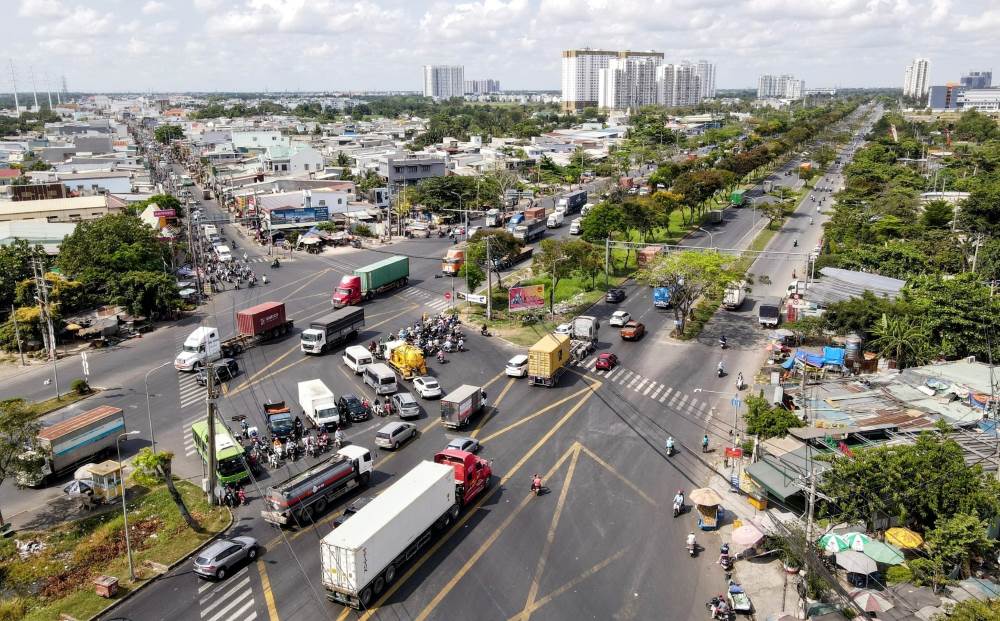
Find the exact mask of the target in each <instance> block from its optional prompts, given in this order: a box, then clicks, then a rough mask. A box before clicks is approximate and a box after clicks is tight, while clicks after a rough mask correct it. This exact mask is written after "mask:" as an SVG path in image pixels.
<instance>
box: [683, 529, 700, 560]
mask: <svg viewBox="0 0 1000 621" xmlns="http://www.w3.org/2000/svg"><path fill="white" fill-rule="evenodd" d="M686 545H687V550H688V554H690V555H691V556H694V553H695V550H696V548H697V546H698V544H697V542H696V541H695V540H694V531H691V532H690V533H688V536H687V544H686Z"/></svg>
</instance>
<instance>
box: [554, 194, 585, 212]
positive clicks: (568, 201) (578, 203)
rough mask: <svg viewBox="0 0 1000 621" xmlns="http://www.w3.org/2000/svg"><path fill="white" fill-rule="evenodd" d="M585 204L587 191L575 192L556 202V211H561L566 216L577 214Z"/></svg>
mask: <svg viewBox="0 0 1000 621" xmlns="http://www.w3.org/2000/svg"><path fill="white" fill-rule="evenodd" d="M586 204H587V191H586V190H577V191H576V192H570V193H569V194H564V195H563V196H562V197H561V198H560V199H559V200H558V201H557V202H556V211H561V212H563V213H564V214H566V215H570V214H574V213H578V212H579V211H580V209H582V208H583V206H584V205H586Z"/></svg>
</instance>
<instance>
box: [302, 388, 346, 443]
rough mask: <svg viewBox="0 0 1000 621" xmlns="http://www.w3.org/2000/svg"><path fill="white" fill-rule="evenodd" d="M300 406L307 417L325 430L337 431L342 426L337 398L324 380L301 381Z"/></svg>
mask: <svg viewBox="0 0 1000 621" xmlns="http://www.w3.org/2000/svg"><path fill="white" fill-rule="evenodd" d="M299 406H300V407H301V408H302V413H303V414H305V415H306V419H307V420H309V421H310V422H312V424H313V425H315V426H316V427H317V428H319V429H322V430H324V431H336V430H337V427H339V426H340V411H339V410H337V398H336V397H335V396H334V394H333V391H332V390H330V389H329V388H327V387H326V384H324V383H323V380H320V379H314V380H307V381H305V382H299Z"/></svg>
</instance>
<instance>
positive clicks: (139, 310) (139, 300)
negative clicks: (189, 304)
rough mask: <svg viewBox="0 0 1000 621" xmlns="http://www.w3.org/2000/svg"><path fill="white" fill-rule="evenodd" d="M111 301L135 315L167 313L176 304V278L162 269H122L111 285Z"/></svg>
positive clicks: (178, 304)
mask: <svg viewBox="0 0 1000 621" xmlns="http://www.w3.org/2000/svg"><path fill="white" fill-rule="evenodd" d="M111 294H112V300H113V301H114V302H115V303H116V304H120V305H121V306H123V307H124V308H126V309H127V310H128V312H129V313H131V314H132V315H136V316H142V317H149V318H151V319H156V318H158V317H161V316H164V315H169V314H170V313H171V312H172V311H174V310H175V309H177V308H178V307H179V306H180V296H179V295H178V290H177V281H176V280H174V279H173V278H172V277H170V276H169V275H167V274H164V273H163V272H141V271H135V272H126V273H124V274H122V275H121V276H120V277H119V278H116V279H115V280H114V281H113V283H112V285H111Z"/></svg>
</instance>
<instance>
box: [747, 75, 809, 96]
mask: <svg viewBox="0 0 1000 621" xmlns="http://www.w3.org/2000/svg"><path fill="white" fill-rule="evenodd" d="M805 88H806V83H805V80H797V79H795V76H793V75H771V74H767V73H766V74H764V75H762V76H760V78H758V79H757V99H768V98H772V97H776V98H778V99H801V98H802V94H803V92H805Z"/></svg>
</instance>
